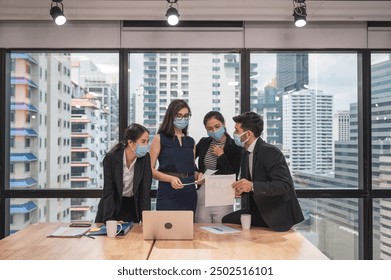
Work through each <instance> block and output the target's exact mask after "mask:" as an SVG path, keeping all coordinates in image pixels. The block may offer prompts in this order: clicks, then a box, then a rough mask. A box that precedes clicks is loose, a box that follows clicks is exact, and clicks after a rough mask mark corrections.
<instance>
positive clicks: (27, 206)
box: [10, 201, 37, 215]
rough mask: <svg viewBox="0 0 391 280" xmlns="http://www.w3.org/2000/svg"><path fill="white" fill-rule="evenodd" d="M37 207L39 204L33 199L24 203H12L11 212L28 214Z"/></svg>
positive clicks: (12, 213)
mask: <svg viewBox="0 0 391 280" xmlns="http://www.w3.org/2000/svg"><path fill="white" fill-rule="evenodd" d="M35 209H37V205H36V204H35V203H34V202H33V201H29V202H26V203H23V204H11V206H10V214H11V215H14V214H27V213H30V212H32V211H34V210H35Z"/></svg>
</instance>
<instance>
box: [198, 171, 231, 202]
mask: <svg viewBox="0 0 391 280" xmlns="http://www.w3.org/2000/svg"><path fill="white" fill-rule="evenodd" d="M234 182H235V174H229V175H207V176H205V206H207V207H208V206H223V205H233V204H234V200H235V190H234V189H233V188H232V184H233V183H234Z"/></svg>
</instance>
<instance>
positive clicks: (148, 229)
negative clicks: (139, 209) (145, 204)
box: [142, 211, 194, 240]
mask: <svg viewBox="0 0 391 280" xmlns="http://www.w3.org/2000/svg"><path fill="white" fill-rule="evenodd" d="M193 218H194V213H193V211H143V223H142V224H143V237H144V239H154V240H156V239H177V240H178V239H193Z"/></svg>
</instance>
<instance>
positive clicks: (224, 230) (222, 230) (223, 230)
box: [201, 225, 240, 234]
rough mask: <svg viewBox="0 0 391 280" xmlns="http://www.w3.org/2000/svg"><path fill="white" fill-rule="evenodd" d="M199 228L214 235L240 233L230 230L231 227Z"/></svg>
mask: <svg viewBox="0 0 391 280" xmlns="http://www.w3.org/2000/svg"><path fill="white" fill-rule="evenodd" d="M201 228H202V229H204V230H207V231H209V232H212V233H216V234H226V233H237V232H240V230H237V229H234V228H231V227H227V226H224V225H215V226H204V227H201Z"/></svg>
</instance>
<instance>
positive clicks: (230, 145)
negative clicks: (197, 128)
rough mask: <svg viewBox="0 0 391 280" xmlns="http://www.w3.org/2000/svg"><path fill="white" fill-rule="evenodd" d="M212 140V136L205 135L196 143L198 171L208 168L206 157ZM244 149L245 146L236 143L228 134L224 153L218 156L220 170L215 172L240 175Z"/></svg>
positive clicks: (203, 171)
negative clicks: (205, 161) (206, 166)
mask: <svg viewBox="0 0 391 280" xmlns="http://www.w3.org/2000/svg"><path fill="white" fill-rule="evenodd" d="M226 135H227V134H226ZM212 141H213V138H212V137H203V138H201V140H200V141H199V142H198V143H197V145H196V158H197V157H198V171H200V172H202V173H205V170H206V168H205V163H204V159H205V155H206V152H207V151H208V148H209V146H210V143H212ZM242 151H243V148H241V147H239V146H237V145H235V142H234V140H232V138H231V137H229V135H227V141H226V142H225V145H224V154H222V155H221V156H219V157H218V158H217V169H218V171H217V172H216V173H215V174H236V176H238V174H239V169H240V159H241V155H242Z"/></svg>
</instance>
